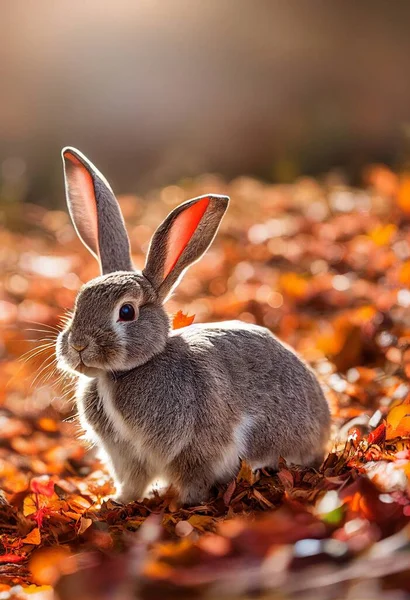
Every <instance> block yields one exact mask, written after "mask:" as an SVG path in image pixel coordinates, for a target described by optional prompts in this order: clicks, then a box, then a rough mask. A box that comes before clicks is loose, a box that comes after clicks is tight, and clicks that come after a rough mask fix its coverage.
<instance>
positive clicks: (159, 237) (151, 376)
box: [57, 149, 330, 503]
mask: <svg viewBox="0 0 410 600" xmlns="http://www.w3.org/2000/svg"><path fill="white" fill-rule="evenodd" d="M63 157H64V164H65V174H66V189H67V199H68V205H69V209H70V214H71V216H72V219H73V221H74V225H75V227H76V229H77V232H78V234H79V236H80V237H81V239H82V240H83V242H84V243H85V245H86V246H87V247H88V248H89V249H90V251H91V252H92V253H93V254H94V255H95V256H96V257H98V258H99V261H100V264H101V271H102V274H103V275H102V277H98V278H96V279H93V280H92V281H90V282H89V283H87V284H86V285H85V286H84V287H83V288H82V289H81V290H80V292H79V295H78V298H77V301H76V306H75V313H74V316H73V318H72V319H71V320H70V322H69V323H68V324H67V326H66V328H65V330H64V331H63V332H61V333H60V335H59V336H58V341H57V355H58V358H59V365H60V367H61V368H62V369H63V370H68V371H71V372H72V371H74V372H76V373H79V374H83V375H85V376H86V377H80V381H79V386H78V390H77V404H78V408H79V414H80V419H81V422H82V424H83V426H84V428H85V429H86V430H87V431H88V435H89V437H90V438H91V439H92V440H93V441H94V442H96V443H97V445H98V446H99V447H100V448H101V449H102V450H103V451H104V452H105V454H106V457H107V461H108V464H109V467H110V471H111V473H112V475H113V478H114V480H115V484H116V488H117V498H118V499H119V500H121V501H124V502H125V501H129V500H132V499H135V498H139V497H141V496H142V495H143V494H144V491H145V490H146V488H147V486H148V485H149V483H150V482H151V481H153V480H154V479H157V478H161V479H166V480H168V482H169V483H172V484H173V485H174V487H176V489H177V490H178V492H179V495H180V498H181V500H182V501H183V502H190V503H192V502H198V501H201V500H204V499H205V498H206V495H207V493H208V492H209V489H210V488H211V486H212V485H213V484H214V483H217V482H226V481H228V480H229V479H230V478H231V477H233V476H234V475H235V473H236V472H237V470H238V468H239V464H240V459H245V460H246V461H247V462H249V463H250V465H251V466H252V467H253V468H258V467H264V466H267V467H268V466H269V467H273V468H276V467H277V465H278V459H279V456H283V457H284V458H285V459H286V460H288V461H289V462H295V463H299V464H303V465H308V464H314V463H317V462H319V461H320V460H321V458H323V454H324V449H325V445H326V442H327V439H328V436H329V429H330V416H329V408H328V405H327V402H326V400H325V398H324V395H323V392H322V390H321V388H320V385H319V383H318V382H317V380H316V378H315V375H314V374H313V372H312V371H311V370H310V369H309V367H308V366H307V365H306V364H305V363H304V362H303V361H302V360H301V359H300V358H299V357H298V356H297V355H296V354H295V353H294V352H293V351H292V350H291V349H290V348H288V347H287V346H285V345H284V344H283V343H281V342H280V341H279V340H278V339H277V338H275V337H274V336H273V335H272V334H271V333H270V332H269V331H268V330H267V329H265V328H263V327H258V326H255V325H248V324H245V323H241V322H239V321H232V322H226V323H215V324H213V325H207V324H204V325H192V326H190V327H186V328H183V329H181V330H177V331H171V330H170V325H169V318H168V316H167V315H166V313H165V311H164V308H163V303H164V301H165V300H166V298H167V297H168V295H169V294H170V292H171V291H172V289H173V287H174V286H175V285H176V283H177V281H178V279H179V278H180V276H181V275H182V274H183V272H184V270H185V269H186V268H187V267H188V266H189V265H190V264H191V263H192V262H195V261H196V260H198V258H199V257H200V256H201V255H202V254H203V253H204V252H205V250H206V249H207V248H208V246H209V244H210V243H211V241H212V239H213V237H214V235H215V233H216V231H217V228H218V226H219V222H220V220H221V218H222V216H223V214H224V212H225V210H226V207H227V204H228V198H226V197H224V196H204V197H201V198H196V199H194V200H191V201H188V202H185V203H184V204H181V205H180V206H178V207H177V208H176V209H174V210H173V211H172V212H171V213H170V214H169V215H168V217H167V218H166V219H165V221H164V222H163V223H162V224H161V226H160V227H159V228H158V229H157V231H156V232H155V234H154V236H153V238H152V241H151V245H150V249H149V252H148V257H147V262H146V266H145V268H144V269H143V271H139V272H137V271H134V270H133V267H132V261H131V255H130V244H129V240H128V236H127V233H126V231H125V226H124V222H123V219H122V216H121V212H120V209H119V206H118V204H117V201H116V199H115V197H114V195H113V193H112V191H111V188H110V187H109V185H108V183H107V182H106V180H105V179H104V177H103V176H102V175H101V174H100V173H99V172H98V171H97V170H96V169H95V167H94V166H93V165H91V163H89V161H88V160H87V159H86V158H85V157H84V156H83V155H82V154H81V153H79V152H78V151H76V150H74V149H66V150H65V151H64V153H63Z"/></svg>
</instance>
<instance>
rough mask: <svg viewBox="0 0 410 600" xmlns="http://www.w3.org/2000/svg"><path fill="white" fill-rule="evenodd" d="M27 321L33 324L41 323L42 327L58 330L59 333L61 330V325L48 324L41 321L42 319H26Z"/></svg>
mask: <svg viewBox="0 0 410 600" xmlns="http://www.w3.org/2000/svg"><path fill="white" fill-rule="evenodd" d="M26 323H31V324H33V325H41V326H42V327H46V328H48V329H49V330H51V331H57V332H58V333H59V332H60V331H61V329H60V328H59V327H56V326H55V325H48V324H47V323H40V321H26Z"/></svg>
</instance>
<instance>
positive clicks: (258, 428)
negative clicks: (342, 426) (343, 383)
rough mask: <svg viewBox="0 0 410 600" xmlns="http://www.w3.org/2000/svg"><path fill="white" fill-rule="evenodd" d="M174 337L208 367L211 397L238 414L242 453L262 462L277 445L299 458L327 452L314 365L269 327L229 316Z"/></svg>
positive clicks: (326, 420)
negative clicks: (311, 365)
mask: <svg viewBox="0 0 410 600" xmlns="http://www.w3.org/2000/svg"><path fill="white" fill-rule="evenodd" d="M175 337H180V338H182V340H184V342H186V343H187V344H188V346H189V348H190V352H191V353H192V356H193V357H195V361H196V362H197V363H199V364H200V365H201V366H202V367H203V371H204V373H205V377H207V379H208V386H210V388H211V390H212V392H211V397H212V398H213V399H215V398H216V397H217V398H218V402H221V403H222V404H223V405H224V406H225V407H226V408H227V409H229V412H231V413H232V414H233V415H235V418H234V419H232V420H233V421H234V422H235V423H236V425H235V428H234V436H235V438H236V440H235V441H236V445H237V446H238V447H240V449H241V452H242V457H243V458H248V460H250V462H252V463H260V464H261V465H262V464H263V463H264V462H265V460H266V459H265V454H266V449H267V448H272V447H277V450H278V454H279V455H282V456H285V457H287V458H288V460H291V461H292V460H293V461H294V462H299V463H301V462H302V463H304V462H310V461H311V460H313V459H314V458H315V457H314V456H313V454H314V453H315V452H317V456H318V457H320V456H321V455H322V454H323V445H324V444H325V442H326V441H327V439H328V436H329V427H330V413H329V407H328V404H327V401H326V399H325V397H324V394H323V391H322V389H321V387H320V385H319V383H318V381H317V379H316V377H315V375H314V373H313V372H312V371H311V369H310V368H309V367H308V366H307V365H306V364H305V363H304V362H303V361H302V360H301V359H300V358H299V357H298V356H297V355H296V354H295V353H294V352H293V351H292V350H291V349H290V348H289V347H287V346H286V345H285V344H283V343H282V342H280V341H279V340H278V339H277V338H276V337H275V336H274V335H273V334H272V333H271V332H270V331H269V330H267V329H266V328H264V327H259V326H255V325H249V324H246V323H243V322H240V321H230V322H224V323H215V324H211V325H209V324H207V325H201V324H200V325H193V326H190V327H187V328H185V329H183V330H181V331H180V333H179V336H178V332H177V334H176V336H175ZM170 341H171V343H172V338H171V340H170Z"/></svg>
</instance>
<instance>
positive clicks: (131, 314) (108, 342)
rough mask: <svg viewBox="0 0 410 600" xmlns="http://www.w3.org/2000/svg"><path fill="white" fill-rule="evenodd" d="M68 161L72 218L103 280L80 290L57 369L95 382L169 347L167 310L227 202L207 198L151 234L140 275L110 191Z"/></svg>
mask: <svg viewBox="0 0 410 600" xmlns="http://www.w3.org/2000/svg"><path fill="white" fill-rule="evenodd" d="M63 163H64V173H65V183H66V195H67V204H68V208H69V212H70V215H71V219H72V221H73V223H74V227H75V229H76V231H77V234H78V236H79V237H80V239H81V241H82V242H83V243H84V245H85V246H86V247H87V248H88V250H89V251H90V252H91V254H93V255H94V256H95V258H97V260H98V261H99V263H100V268H101V276H100V277H97V278H95V279H93V280H91V281H90V282H88V283H87V284H85V285H84V286H83V287H82V289H81V290H80V292H79V294H78V297H77V300H76V304H75V310H74V315H73V317H72V319H71V320H70V321H69V322H68V324H67V326H66V328H65V329H64V331H62V332H61V333H60V335H59V336H58V339H57V356H58V359H59V365H60V367H61V368H62V369H64V370H71V371H78V372H80V373H84V374H87V375H91V376H93V375H95V374H97V373H98V371H101V370H103V371H113V372H116V371H125V370H129V369H132V368H134V367H136V366H138V365H141V364H143V363H145V362H147V361H148V360H149V359H150V358H152V357H153V356H154V355H155V354H158V353H159V352H161V351H162V350H163V349H164V347H165V344H166V341H167V337H168V334H169V319H168V317H167V315H166V313H165V311H164V309H163V307H162V305H163V303H164V302H165V300H166V299H167V297H168V296H169V295H170V293H171V292H172V289H173V288H174V287H175V285H176V284H177V282H178V280H179V278H180V277H181V276H182V274H183V272H184V271H185V269H186V268H187V267H188V266H189V265H191V264H192V263H193V262H195V261H197V260H198V259H199V258H200V256H201V255H202V254H203V253H204V252H205V250H206V249H207V248H208V246H209V245H210V243H211V242H212V240H213V238H214V236H215V234H216V231H217V229H218V226H219V223H220V221H221V219H222V216H223V214H224V212H225V210H226V208H227V206H228V201H229V199H228V198H227V197H226V196H218V195H209V196H202V197H200V198H195V199H193V200H189V201H188V202H184V203H183V204H181V205H180V206H178V207H177V208H175V209H174V210H173V211H172V212H171V213H170V214H169V215H168V217H167V218H166V219H165V221H163V223H162V224H161V225H160V226H159V228H158V229H157V230H156V232H155V233H154V235H153V237H152V239H151V243H150V247H149V250H148V255H147V260H146V264H145V267H144V269H143V270H142V271H135V270H134V269H133V266H132V260H131V252H130V242H129V239H128V235H127V232H126V230H125V225H124V220H123V217H122V214H121V211H120V207H119V205H118V202H117V200H116V199H115V196H114V194H113V192H112V190H111V187H110V185H109V184H108V182H107V181H106V179H105V178H104V176H103V175H102V174H101V173H100V172H99V171H98V170H97V169H96V168H95V167H94V165H93V164H92V163H91V162H90V161H89V160H88V159H87V158H86V157H85V156H84V155H83V154H81V153H80V152H79V151H78V150H75V149H74V148H65V149H64V150H63Z"/></svg>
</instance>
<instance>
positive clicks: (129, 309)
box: [119, 304, 135, 321]
mask: <svg viewBox="0 0 410 600" xmlns="http://www.w3.org/2000/svg"><path fill="white" fill-rule="evenodd" d="M119 317H120V319H119V320H120V321H133V320H134V319H135V308H134V307H133V305H132V304H123V305H122V306H121V308H120V313H119Z"/></svg>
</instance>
